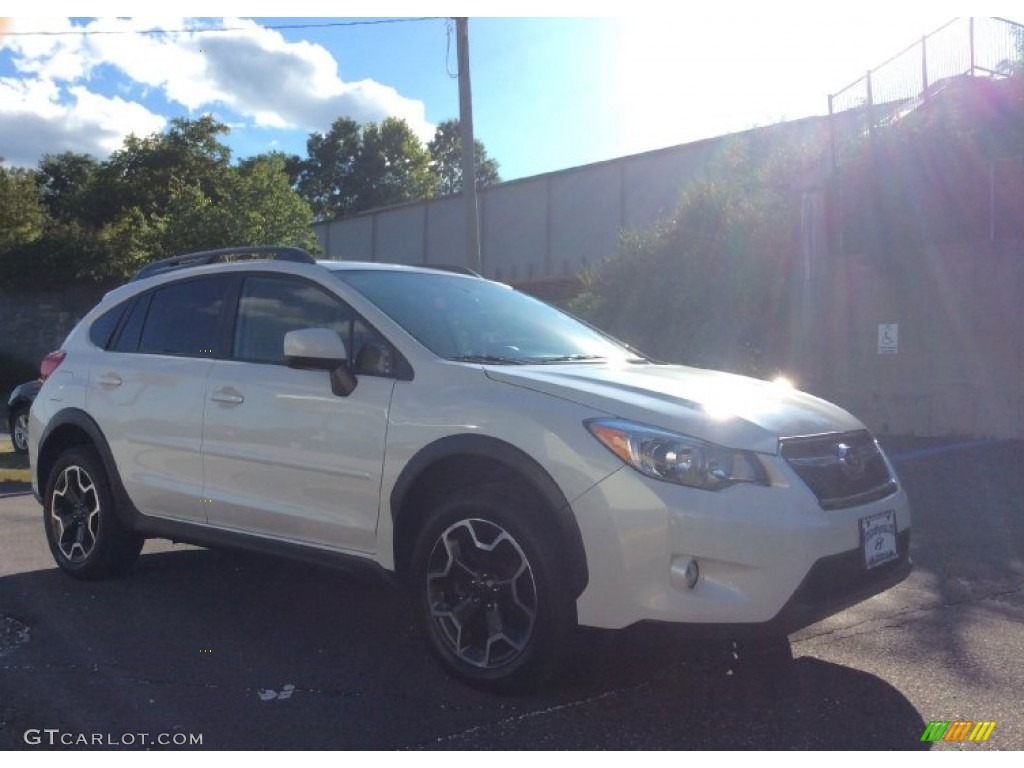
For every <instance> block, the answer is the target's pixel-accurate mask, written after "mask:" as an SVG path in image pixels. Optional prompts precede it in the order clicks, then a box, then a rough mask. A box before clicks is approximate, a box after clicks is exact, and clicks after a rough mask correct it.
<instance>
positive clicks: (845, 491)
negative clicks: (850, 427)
mask: <svg viewBox="0 0 1024 768" xmlns="http://www.w3.org/2000/svg"><path fill="white" fill-rule="evenodd" d="M781 444H782V458H784V459H785V460H786V462H787V463H788V464H789V465H790V466H791V467H792V468H793V471H794V472H796V473H797V475H799V476H800V479H801V480H803V481H804V483H806V484H807V487H808V488H810V489H811V492H812V493H813V494H814V495H815V497H816V498H817V499H818V503H819V504H820V505H821V507H822V509H843V508H845V507H855V506H858V505H860V504H867V503H868V502H871V501H875V500H877V499H882V498H885V497H886V496H888V495H889V494H891V493H894V492H895V491H896V482H895V480H893V478H892V475H890V474H889V468H888V466H887V465H886V463H885V459H884V458H883V457H882V452H881V451H880V450H879V448H878V444H877V443H875V440H874V438H873V437H871V435H870V434H869V433H868V432H867V431H866V430H861V431H859V432H846V433H842V434H830V435H815V436H813V437H793V438H786V439H784V440H782V441H781Z"/></svg>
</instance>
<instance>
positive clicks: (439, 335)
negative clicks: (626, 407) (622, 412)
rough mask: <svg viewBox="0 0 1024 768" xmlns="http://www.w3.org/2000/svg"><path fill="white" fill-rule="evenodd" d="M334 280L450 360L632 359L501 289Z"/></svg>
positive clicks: (563, 317)
mask: <svg viewBox="0 0 1024 768" xmlns="http://www.w3.org/2000/svg"><path fill="white" fill-rule="evenodd" d="M335 275H336V276H337V277H338V278H339V279H340V280H342V281H344V282H345V283H347V284H348V285H350V286H352V287H353V288H355V289H356V290H357V291H359V292H360V293H361V294H363V296H365V297H366V298H368V299H369V300H370V301H372V302H373V303H374V304H376V305H377V306H378V307H380V308H381V309H382V310H383V311H384V312H385V313H387V314H388V315H389V316H390V317H391V318H392V319H393V320H394V321H395V322H397V323H398V324H399V325H401V326H402V328H404V329H405V330H406V331H408V333H409V334H410V335H411V336H413V337H414V338H415V339H416V340H417V341H419V342H420V343H421V344H423V346H425V347H427V349H429V350H430V351H431V352H434V353H435V354H437V355H439V356H441V357H445V358H448V359H449V360H461V361H466V362H479V363H494V364H508V365H513V364H524V363H556V362H575V361H585V360H607V359H615V360H625V359H627V358H628V359H635V358H636V357H637V355H636V353H634V352H632V351H631V350H629V349H627V348H626V347H625V346H624V345H622V344H619V343H616V342H615V341H614V340H612V339H610V338H609V337H607V336H605V335H603V334H601V333H599V332H598V331H596V330H594V329H592V328H590V327H589V326H587V325H584V324H583V323H581V322H580V321H579V320H576V319H575V318H573V317H571V316H569V315H567V314H565V313H564V312H561V311H559V310H557V309H555V308H554V307H552V306H550V305H548V304H545V303H544V302H542V301H539V300H537V299H534V298H532V297H530V296H527V295H526V294H523V293H519V292H517V291H514V290H512V289H511V288H509V287H508V286H506V285H501V284H500V283H492V282H489V281H487V280H481V279H479V278H474V277H464V276H460V275H454V274H453V275H448V274H443V273H439V274H433V273H424V272H399V271H386V270H365V271H364V270H351V271H349V270H338V271H336V272H335Z"/></svg>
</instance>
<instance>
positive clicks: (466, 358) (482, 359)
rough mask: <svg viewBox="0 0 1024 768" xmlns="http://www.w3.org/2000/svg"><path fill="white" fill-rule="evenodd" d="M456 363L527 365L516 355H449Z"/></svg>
mask: <svg viewBox="0 0 1024 768" xmlns="http://www.w3.org/2000/svg"><path fill="white" fill-rule="evenodd" d="M447 359H448V360H452V361H454V362H456V363H483V364H485V365H525V364H526V361H525V360H518V359H516V358H514V357H500V356H498V355H456V356H455V357H449V358H447Z"/></svg>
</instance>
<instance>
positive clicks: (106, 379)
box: [96, 371, 122, 389]
mask: <svg viewBox="0 0 1024 768" xmlns="http://www.w3.org/2000/svg"><path fill="white" fill-rule="evenodd" d="M121 382H122V380H121V377H120V376H118V375H117V374H116V373H114V372H113V371H107V372H106V373H104V374H103V375H102V376H99V377H97V379H96V383H97V384H99V385H100V386H101V387H103V388H104V389H113V388H114V387H120V386H121Z"/></svg>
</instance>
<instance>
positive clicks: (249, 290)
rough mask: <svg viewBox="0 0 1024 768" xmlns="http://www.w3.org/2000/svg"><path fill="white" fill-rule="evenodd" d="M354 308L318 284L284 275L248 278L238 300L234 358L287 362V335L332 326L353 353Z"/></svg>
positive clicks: (258, 361) (263, 361)
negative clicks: (285, 347)
mask: <svg viewBox="0 0 1024 768" xmlns="http://www.w3.org/2000/svg"><path fill="white" fill-rule="evenodd" d="M352 319H353V316H352V311H351V310H350V309H349V308H348V307H346V306H344V305H343V304H342V303H341V302H340V301H338V300H337V299H336V298H334V297H333V296H331V295H330V294H328V293H327V291H325V290H323V289H322V288H320V287H319V286H317V285H314V284H313V283H309V282H306V281H305V280H293V279H288V278H281V277H247V278H246V279H245V282H244V283H243V285H242V294H241V296H240V297H239V300H238V320H237V322H236V323H235V357H237V358H239V359H241V360H248V361H251V362H256V363H280V364H282V365H283V364H284V363H285V359H284V335H285V334H286V333H288V332H289V331H296V330H299V329H300V328H330V329H331V330H332V331H335V332H336V333H337V334H338V335H339V336H340V337H341V340H342V341H343V342H344V343H345V348H346V350H348V351H349V354H351V343H352Z"/></svg>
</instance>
